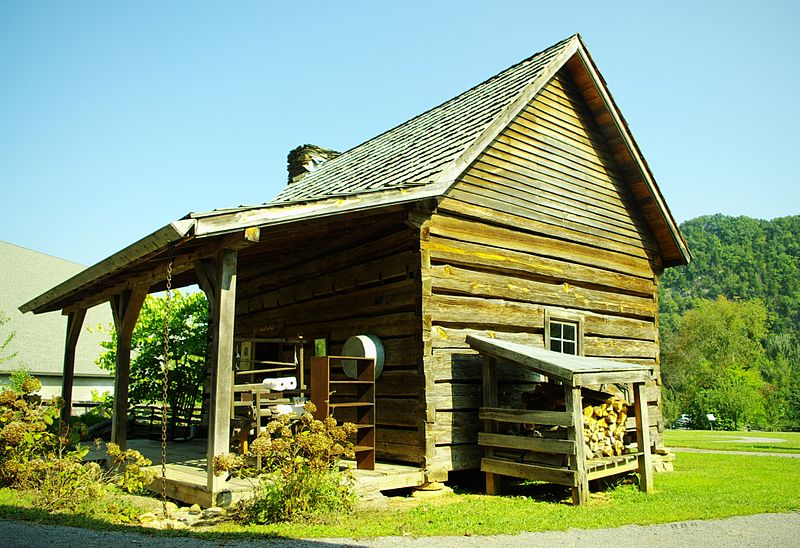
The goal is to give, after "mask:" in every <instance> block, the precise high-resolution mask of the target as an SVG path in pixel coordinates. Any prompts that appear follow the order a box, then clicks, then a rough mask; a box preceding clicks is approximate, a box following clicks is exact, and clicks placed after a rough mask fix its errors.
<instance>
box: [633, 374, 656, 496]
mask: <svg viewBox="0 0 800 548" xmlns="http://www.w3.org/2000/svg"><path fill="white" fill-rule="evenodd" d="M633 405H634V407H635V408H636V446H637V449H638V451H639V490H640V491H644V492H645V493H652V492H653V455H652V454H651V453H650V417H649V416H648V414H647V397H646V395H645V383H643V382H637V383H634V385H633Z"/></svg>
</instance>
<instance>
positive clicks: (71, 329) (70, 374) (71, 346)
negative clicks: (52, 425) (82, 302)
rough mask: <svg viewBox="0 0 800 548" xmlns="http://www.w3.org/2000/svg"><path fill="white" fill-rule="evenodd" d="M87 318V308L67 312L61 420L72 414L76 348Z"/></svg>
mask: <svg viewBox="0 0 800 548" xmlns="http://www.w3.org/2000/svg"><path fill="white" fill-rule="evenodd" d="M85 318H86V309H85V308H82V309H80V310H76V311H74V312H69V313H68V314H67V339H66V342H65V344H64V375H63V381H62V384H61V399H63V400H64V407H62V408H61V420H63V421H64V422H66V421H67V420H69V417H70V416H71V415H72V386H73V382H74V379H75V348H76V347H77V346H78V337H79V336H80V334H81V328H82V327H83V320H84V319H85Z"/></svg>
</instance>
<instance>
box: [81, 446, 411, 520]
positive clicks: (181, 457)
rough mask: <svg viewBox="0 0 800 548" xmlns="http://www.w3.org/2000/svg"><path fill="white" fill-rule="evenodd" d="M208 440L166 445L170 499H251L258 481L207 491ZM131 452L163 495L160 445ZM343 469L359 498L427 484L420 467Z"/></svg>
mask: <svg viewBox="0 0 800 548" xmlns="http://www.w3.org/2000/svg"><path fill="white" fill-rule="evenodd" d="M207 444H208V440H206V439H195V440H188V441H175V442H167V466H166V486H167V497H169V498H171V499H174V500H178V501H181V502H183V503H185V504H199V505H200V506H201V507H203V508H208V507H211V506H227V505H230V504H233V503H236V502H238V501H240V500H244V499H247V498H250V497H251V496H252V495H253V489H254V487H255V485H256V484H257V483H256V482H257V480H247V479H238V478H227V479H225V480H224V481H222V482H221V483H220V484H219V485H220V487H219V489H218V490H217V491H216V492H211V491H209V489H208V487H207V483H208V481H207V459H206V458H204V457H203V456H202V455H203V453H204V451H205V449H206V445H207ZM127 446H128V448H130V449H135V450H137V451H139V452H140V453H141V454H142V455H143V456H145V457H147V458H148V459H150V460H151V461H152V462H153V465H152V468H153V469H154V470H155V471H156V472H157V473H158V477H157V478H156V479H155V480H154V481H153V482H152V483H151V484H150V485H149V486H148V489H150V490H151V491H153V492H156V493H161V443H160V442H158V441H155V440H148V439H131V440H128V443H127ZM104 458H105V451H104V450H99V449H94V450H92V451H90V452H89V454H88V455H87V456H86V459H87V460H95V461H101V460H103V459H104ZM342 466H347V467H349V468H351V469H352V472H353V476H354V478H355V490H356V493H359V494H368V493H373V492H376V491H389V490H392V489H403V488H407V487H417V486H420V485H423V484H424V483H425V482H426V479H425V473H424V472H423V471H422V470H421V469H419V467H416V466H412V465H407V464H396V463H395V464H392V463H386V462H377V463H376V464H375V469H374V470H358V469H357V468H356V467H355V462H353V461H343V463H342Z"/></svg>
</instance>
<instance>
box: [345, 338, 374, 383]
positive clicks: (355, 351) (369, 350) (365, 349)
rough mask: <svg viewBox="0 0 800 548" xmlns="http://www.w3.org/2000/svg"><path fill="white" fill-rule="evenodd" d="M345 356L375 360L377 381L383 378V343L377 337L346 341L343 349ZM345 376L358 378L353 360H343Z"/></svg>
mask: <svg viewBox="0 0 800 548" xmlns="http://www.w3.org/2000/svg"><path fill="white" fill-rule="evenodd" d="M342 355H343V356H353V357H355V358H372V359H374V360H375V379H377V378H378V377H380V376H381V372H382V371H383V361H384V353H383V343H382V342H381V340H380V339H379V338H378V337H376V336H375V335H356V336H355V337H350V338H349V339H347V341H345V343H344V346H343V347H342ZM342 368H343V369H344V374H345V375H347V376H348V377H350V378H351V379H355V378H356V377H358V371H357V368H356V362H355V361H353V360H342Z"/></svg>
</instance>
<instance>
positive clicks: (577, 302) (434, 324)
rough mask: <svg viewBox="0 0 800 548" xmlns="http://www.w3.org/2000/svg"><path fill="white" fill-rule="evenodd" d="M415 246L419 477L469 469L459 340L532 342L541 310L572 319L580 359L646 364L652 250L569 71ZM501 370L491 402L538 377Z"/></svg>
mask: <svg viewBox="0 0 800 548" xmlns="http://www.w3.org/2000/svg"><path fill="white" fill-rule="evenodd" d="M422 240H423V241H422V243H421V247H422V250H423V288H424V289H423V326H424V328H423V337H424V339H425V342H426V356H425V358H424V362H425V364H424V367H425V374H426V380H427V382H426V390H427V411H428V413H427V417H428V421H429V424H428V425H427V431H428V435H429V437H430V438H432V439H433V441H434V443H435V450H434V451H430V448H429V456H430V462H429V467H433V468H437V467H440V468H444V469H447V470H458V469H466V468H477V467H478V466H479V458H480V456H481V452H480V451H479V450H476V444H477V433H478V415H477V410H478V407H480V406H481V398H482V395H481V364H480V359H479V357H478V356H477V355H475V353H474V352H472V351H471V350H470V349H469V348H468V346H467V345H466V343H465V342H464V340H465V337H466V335H468V334H480V335H484V336H495V337H497V338H502V339H505V340H511V341H515V342H521V343H526V344H532V345H536V346H543V345H544V324H545V318H546V313H549V315H550V316H551V317H553V318H566V319H580V320H581V321H582V323H583V329H584V339H583V348H584V354H585V355H587V356H598V357H606V358H614V359H619V360H621V361H631V362H635V363H644V364H649V365H654V366H657V364H658V323H657V317H658V303H657V298H656V290H657V281H658V273H659V272H660V271H661V263H660V258H659V255H658V248H657V246H656V244H655V243H654V239H653V237H652V235H651V234H650V232H649V229H648V227H647V224H646V223H645V222H644V220H643V219H642V217H641V215H640V213H639V210H638V206H637V204H636V202H635V199H634V197H633V196H632V195H631V192H630V190H629V189H628V188H627V183H626V182H625V179H624V175H623V174H622V173H621V172H620V170H619V169H618V167H617V165H616V164H615V161H614V159H613V158H612V156H611V154H610V153H609V152H608V150H607V147H606V143H605V142H604V138H603V136H602V134H601V133H600V132H599V131H598V129H597V127H596V124H595V123H594V121H593V119H592V115H591V113H590V112H589V111H588V109H587V107H586V105H585V104H584V102H583V99H582V97H581V95H580V93H579V92H578V91H577V89H576V88H575V86H574V85H573V84H572V82H571V81H570V77H569V75H568V74H566V73H559V74H558V75H557V76H556V77H555V78H554V80H553V81H551V82H550V83H549V84H548V85H547V86H546V87H545V89H544V90H543V91H542V92H541V93H540V94H539V96H538V97H537V98H536V99H534V100H533V101H532V102H531V104H529V105H528V107H527V108H525V109H524V110H523V112H522V113H521V114H520V115H519V116H518V117H517V118H516V119H515V120H514V121H513V122H512V123H511V124H510V125H509V127H508V128H507V129H506V130H504V131H503V132H502V133H501V135H500V136H499V137H498V138H497V139H496V141H495V142H494V143H493V145H491V146H490V147H489V148H488V149H487V150H486V151H485V152H484V153H483V154H482V155H481V157H479V158H478V159H477V160H476V162H475V163H474V164H473V165H472V167H471V168H470V169H469V170H468V171H467V172H466V173H465V174H464V175H463V176H462V178H461V179H460V180H459V181H458V182H457V183H456V185H455V186H454V188H453V189H452V190H451V191H450V192H449V193H448V195H447V197H446V198H445V199H444V200H442V201H441V202H440V204H439V208H438V209H437V211H436V213H435V214H434V215H433V216H432V217H431V219H430V220H429V221H428V222H427V223H425V224H424V225H423V228H422ZM501 367H504V369H501V370H500V371H499V372H498V377H499V378H500V379H501V383H500V386H499V390H500V392H501V395H500V399H501V401H502V400H503V399H505V400H506V401H509V402H513V401H516V399H518V394H519V392H520V391H523V390H525V388H526V386H530V383H531V382H532V381H533V380H538V379H534V378H533V377H532V376H531V375H529V374H526V373H525V372H523V371H521V370H519V369H514V368H513V367H510V366H509V365H508V364H506V365H505V366H503V365H501ZM654 388H655V385H654ZM650 393H651V395H652V404H653V409H654V417H655V418H654V422H658V420H659V417H660V415H659V413H658V400H659V397H658V390H657V389H655V390H651V392H650Z"/></svg>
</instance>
